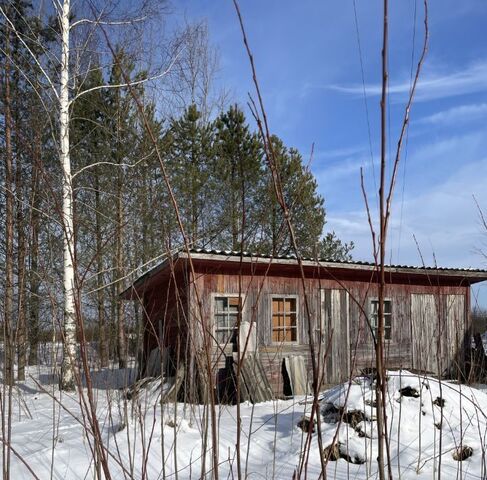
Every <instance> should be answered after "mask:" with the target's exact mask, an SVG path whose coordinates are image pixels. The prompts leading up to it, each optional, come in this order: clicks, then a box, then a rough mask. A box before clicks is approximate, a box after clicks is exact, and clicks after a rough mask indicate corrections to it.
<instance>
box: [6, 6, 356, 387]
mask: <svg viewBox="0 0 487 480" xmlns="http://www.w3.org/2000/svg"><path fill="white" fill-rule="evenodd" d="M104 3H105V2H101V3H100V5H99V6H98V7H99V8H100V11H99V12H95V10H93V9H94V8H95V7H93V6H92V7H91V8H92V11H91V12H90V11H89V8H88V6H87V5H89V4H86V5H84V6H85V8H87V9H88V11H83V10H82V9H81V7H83V4H81V5H79V6H76V7H77V8H78V7H79V8H78V9H76V8H74V9H73V10H72V11H70V14H69V18H67V19H66V21H68V22H70V27H69V32H70V33H71V38H70V40H69V45H68V46H69V50H70V56H69V60H67V63H66V64H63V62H62V59H61V62H59V57H60V55H62V54H63V38H64V37H63V36H62V35H63V24H62V21H61V20H60V16H59V15H56V14H55V9H50V8H49V7H48V6H44V5H43V2H39V3H37V2H35V3H31V2H26V1H18V2H11V1H7V2H3V3H2V6H1V8H2V11H1V13H2V36H1V40H0V41H1V48H2V59H3V60H2V67H3V72H4V74H3V75H2V77H1V86H0V88H1V91H2V95H1V98H0V101H1V125H2V132H1V144H0V149H1V153H2V158H3V161H2V165H1V169H2V170H1V178H2V204H1V211H0V215H1V227H0V228H1V238H3V239H4V241H3V242H2V251H1V256H2V265H3V266H4V267H3V269H2V282H1V286H0V288H1V291H2V298H4V302H3V303H4V305H3V308H2V312H3V316H4V319H3V324H4V326H5V327H4V330H3V335H4V338H5V339H6V340H7V339H9V340H7V344H8V343H9V342H10V341H13V343H14V344H15V351H14V352H10V354H9V352H8V351H7V354H9V355H7V356H9V357H11V358H12V361H13V359H14V357H15V358H16V359H17V360H16V362H18V365H19V368H18V374H17V375H18V378H19V379H20V380H22V379H24V377H25V365H26V364H30V365H36V364H37V360H38V359H37V350H38V349H37V345H38V342H39V341H40V340H43V341H46V340H47V339H52V338H56V339H61V338H62V337H63V336H64V335H65V333H66V332H63V317H64V316H65V312H66V309H65V308H64V307H63V301H64V300H63V288H62V285H63V272H64V270H63V268H64V267H63V256H62V255H61V252H62V251H63V241H65V240H66V237H69V241H70V242H72V243H70V246H69V249H70V251H69V253H68V255H69V257H70V259H71V262H69V263H72V265H73V275H74V277H73V278H74V285H75V288H74V289H73V291H75V293H74V296H75V297H76V301H75V303H76V306H75V307H73V311H74V309H75V310H76V311H77V314H79V315H82V317H83V323H84V328H85V332H86V334H87V335H88V336H89V338H97V339H98V344H99V354H100V362H101V365H102V366H106V365H107V364H108V361H109V359H112V360H113V359H116V360H117V361H118V362H119V365H120V366H121V367H123V366H125V365H126V361H127V337H128V336H130V335H132V336H133V335H134V334H135V333H136V332H137V326H138V322H139V320H140V312H138V311H136V310H134V309H133V307H131V306H130V305H124V304H123V303H122V302H121V301H120V300H119V298H118V295H119V294H120V292H121V291H122V290H123V289H124V288H126V286H127V284H128V283H129V280H130V279H131V278H133V276H134V273H135V272H140V271H141V270H143V269H144V267H146V266H147V265H148V264H150V263H151V262H153V261H157V260H160V259H161V258H163V257H164V256H165V255H167V254H168V253H169V252H173V251H175V250H177V249H179V248H182V247H183V246H184V242H183V237H182V234H181V228H180V227H182V228H183V229H184V232H185V234H186V235H187V239H188V241H189V244H190V245H191V246H192V247H205V248H219V249H227V250H234V251H252V252H257V253H266V254H274V255H282V254H289V253H293V252H292V248H291V243H290V240H289V233H288V231H287V228H286V225H285V222H284V217H283V213H282V210H281V208H280V205H279V203H278V202H277V200H276V195H275V192H274V188H273V183H272V175H271V173H270V171H269V169H268V168H267V166H266V162H265V155H264V151H263V144H262V138H261V136H260V134H259V132H258V130H257V128H255V127H253V126H252V123H253V122H249V120H248V119H247V118H246V115H245V113H244V111H245V110H246V106H245V105H243V106H242V105H238V104H235V103H234V102H232V99H231V96H230V95H229V94H228V93H227V91H226V90H225V89H224V88H223V87H221V86H217V85H216V82H215V78H216V76H217V74H218V52H217V51H216V49H215V48H214V47H213V46H212V44H211V40H210V35H209V31H208V28H207V26H206V24H205V22H204V21H202V22H199V23H188V22H186V23H183V24H181V25H179V24H178V25H176V26H174V27H173V28H172V29H171V30H170V32H169V33H167V34H166V36H165V37H164V38H162V39H159V40H160V43H159V44H158V45H156V44H154V43H152V44H150V43H149V40H150V39H149V38H148V35H147V31H149V30H150V29H151V28H152V29H153V28H157V27H156V26H155V25H157V22H163V21H164V16H165V15H166V13H165V11H164V8H165V7H164V5H159V4H157V3H153V4H150V3H148V4H141V5H140V6H138V7H137V8H138V11H131V9H130V8H128V7H127V8H126V9H125V10H123V9H120V8H119V9H118V10H117V8H116V6H115V4H114V5H108V4H107V5H104ZM139 7H140V8H139ZM120 10H122V11H120ZM84 15H87V18H85V17H84ZM138 17H142V18H144V20H143V21H141V20H140V19H139V18H138ZM90 18H91V19H90ZM120 19H122V20H120ZM149 19H150V20H149ZM120 23H123V25H119V24H120ZM168 30H169V29H168ZM151 57H157V60H152V59H151ZM151 61H152V62H153V63H152V64H151ZM63 72H64V73H65V76H66V79H67V80H66V82H67V83H65V87H66V91H67V100H66V101H67V104H66V108H65V109H64V113H63V108H64V107H63V106H62V86H63ZM63 114H64V115H65V116H64V117H63ZM63 128H64V133H62V132H63V130H62V129H63ZM60 135H61V138H65V137H69V143H68V144H67V146H66V147H65V148H64V149H63V141H62V140H60ZM63 136H64V137H63ZM272 142H273V145H274V149H275V151H276V152H277V158H278V162H279V172H280V181H281V183H282V186H283V191H284V194H285V197H286V202H287V203H288V204H289V205H290V212H291V215H292V219H293V222H294V223H295V229H296V236H297V241H298V244H299V248H300V251H301V254H302V255H303V256H305V257H310V258H328V259H338V260H347V259H350V258H351V250H352V248H353V243H352V242H350V243H344V242H341V241H340V239H338V238H337V237H336V235H335V234H334V232H326V227H325V223H326V222H325V203H324V199H323V198H322V197H321V196H320V195H319V193H318V192H317V183H316V180H315V179H314V177H313V174H312V173H311V170H310V168H309V159H304V158H303V157H302V155H301V154H300V152H299V151H298V150H296V149H295V148H293V147H292V146H287V145H285V144H284V142H283V141H282V140H281V139H279V138H278V137H273V139H272ZM63 155H64V157H63ZM68 156H69V173H67V170H66V158H68ZM62 158H64V163H63V160H61V161H60V159H62ZM67 175H68V177H67ZM66 184H69V190H70V191H71V192H72V205H71V208H72V226H71V223H69V222H66V220H67V218H66V210H65V205H63V199H65V196H66ZM174 201H175V202H177V209H178V214H179V218H180V222H181V225H179V224H178V219H177V218H176V212H175V204H174ZM71 229H72V232H71V233H70V231H71ZM64 260H65V259H64ZM73 298H74V297H73ZM78 336H79V332H78ZM9 370H10V369H9Z"/></svg>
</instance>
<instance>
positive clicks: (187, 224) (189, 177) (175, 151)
mask: <svg viewBox="0 0 487 480" xmlns="http://www.w3.org/2000/svg"><path fill="white" fill-rule="evenodd" d="M213 139H214V125H213V124H212V123H205V122H203V121H202V120H201V115H200V113H199V112H198V110H197V109H196V106H195V105H191V106H190V107H188V109H187V110H186V111H185V112H184V114H183V115H182V117H181V118H180V119H178V120H173V121H172V122H171V125H170V128H169V131H168V137H167V144H168V158H169V167H170V173H171V180H172V183H173V187H174V192H175V195H176V198H177V200H178V203H179V210H180V214H181V217H182V221H183V223H184V228H185V231H186V234H187V235H188V238H189V240H190V242H192V244H193V245H196V244H200V245H201V244H203V245H208V244H209V243H210V242H211V239H212V236H213V235H214V231H213V228H214V227H215V222H214V218H213V216H212V211H214V210H213V209H214V202H215V184H214V181H213V180H214V179H213V178H212V175H211V161H212V153H213Z"/></svg>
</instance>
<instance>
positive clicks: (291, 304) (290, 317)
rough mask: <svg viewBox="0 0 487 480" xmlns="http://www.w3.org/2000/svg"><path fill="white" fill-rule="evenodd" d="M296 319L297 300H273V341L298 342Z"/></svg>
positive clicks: (285, 298)
mask: <svg viewBox="0 0 487 480" xmlns="http://www.w3.org/2000/svg"><path fill="white" fill-rule="evenodd" d="M296 318H297V310H296V298H287V297H274V298H272V341H273V342H279V343H280V342H296V341H297V340H298V335H297V334H298V329H297V325H296Z"/></svg>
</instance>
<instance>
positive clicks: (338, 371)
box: [317, 289, 350, 384]
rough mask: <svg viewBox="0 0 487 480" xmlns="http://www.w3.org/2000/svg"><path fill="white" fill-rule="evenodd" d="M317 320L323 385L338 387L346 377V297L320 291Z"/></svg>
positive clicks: (339, 291) (343, 292)
mask: <svg viewBox="0 0 487 480" xmlns="http://www.w3.org/2000/svg"><path fill="white" fill-rule="evenodd" d="M320 302H321V308H320V312H321V318H320V324H319V326H318V328H317V339H318V341H319V342H320V343H321V351H322V358H323V355H324V354H325V352H326V350H327V348H328V356H327V357H326V359H325V360H324V363H323V362H320V363H323V369H324V381H325V383H329V384H336V383H341V382H343V381H345V380H346V379H348V376H349V374H350V329H349V295H348V292H347V291H346V290H342V289H321V290H320Z"/></svg>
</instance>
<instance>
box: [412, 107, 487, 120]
mask: <svg viewBox="0 0 487 480" xmlns="http://www.w3.org/2000/svg"><path fill="white" fill-rule="evenodd" d="M485 116H487V103H473V104H469V105H460V106H458V107H453V108H449V109H448V110H443V111H441V112H437V113H434V114H433V115H429V116H427V117H423V118H421V119H419V120H418V121H417V122H418V123H427V124H441V125H451V124H458V123H460V122H466V121H474V120H478V119H480V118H483V117H485Z"/></svg>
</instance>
